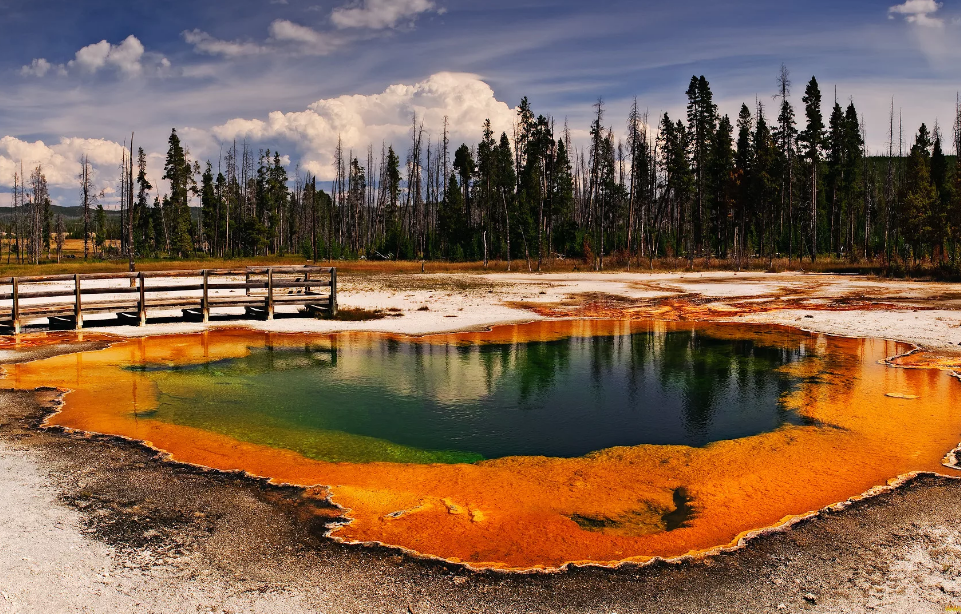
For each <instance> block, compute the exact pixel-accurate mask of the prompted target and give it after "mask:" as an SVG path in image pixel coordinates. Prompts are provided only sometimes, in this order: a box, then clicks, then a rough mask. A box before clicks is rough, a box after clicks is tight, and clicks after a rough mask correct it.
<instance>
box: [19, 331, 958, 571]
mask: <svg viewBox="0 0 961 614" xmlns="http://www.w3.org/2000/svg"><path fill="white" fill-rule="evenodd" d="M909 349H910V348H909V347H908V346H905V345H903V344H898V343H893V342H885V341H880V340H862V339H845V338H837V337H830V336H824V335H814V334H808V333H803V332H799V331H794V330H790V329H784V328H776V327H759V326H757V327H750V326H738V325H720V324H694V323H651V322H621V321H552V322H538V323H534V324H527V325H518V326H504V327H497V328H495V329H493V330H492V331H489V332H480V333H463V334H450V335H432V336H427V337H420V338H408V337H402V336H395V335H383V334H366V333H347V334H338V335H279V334H269V333H256V332H250V331H215V332H209V333H204V334H199V335H171V336H162V337H150V338H143V339H133V340H120V339H117V340H115V341H114V343H113V344H112V345H111V346H110V347H109V348H107V349H104V350H100V351H93V352H81V353H77V354H70V355H64V356H58V357H55V358H48V359H44V360H39V361H36V362H32V363H26V364H20V365H13V366H9V367H7V369H6V370H7V377H6V379H5V380H4V382H5V383H4V385H6V386H14V387H17V388H34V387H38V386H57V387H59V388H61V389H64V390H69V391H71V392H69V393H68V394H67V395H66V396H65V398H64V405H63V408H62V411H61V412H60V413H59V414H57V415H56V416H54V417H52V418H51V419H50V423H51V424H57V425H62V426H65V427H68V428H72V429H77V430H82V431H87V432H97V433H108V434H114V435H120V436H124V437H129V438H133V439H137V440H143V441H146V442H148V443H149V444H150V445H152V446H154V447H156V448H157V449H160V450H163V451H165V452H167V453H169V454H170V455H171V456H172V457H173V458H174V459H176V460H178V461H182V462H188V463H195V464H199V465H204V466H208V467H213V468H216V469H221V470H241V471H246V472H249V473H251V474H254V475H259V476H265V477H269V478H271V479H272V480H274V481H276V482H283V483H292V484H299V485H303V486H307V487H320V488H319V489H318V490H317V492H318V494H319V495H320V496H324V495H326V496H329V497H330V498H331V499H332V500H333V501H334V502H335V503H337V504H339V505H340V506H342V508H343V510H344V511H343V515H344V516H345V519H346V520H349V522H347V523H345V524H343V525H340V526H338V527H337V528H335V529H334V531H333V536H334V537H335V538H337V539H340V540H343V541H347V542H377V543H383V544H388V545H392V546H397V547H401V548H405V549H407V550H410V551H413V552H416V553H419V554H423V555H427V556H434V557H440V558H443V559H446V560H451V561H459V562H464V563H467V564H469V565H471V566H473V567H477V568H485V567H486V568H502V569H550V568H557V567H560V566H562V565H564V564H565V563H571V562H576V563H595V564H602V565H613V564H617V563H620V562H623V561H634V562H643V561H647V560H650V559H652V558H654V557H676V556H682V555H685V554H697V553H703V552H708V551H712V550H714V549H717V548H721V547H727V546H731V545H733V544H736V543H737V542H738V541H739V540H740V539H741V538H742V537H743V536H744V535H745V534H747V533H750V532H752V531H757V530H762V529H764V528H766V527H772V526H777V525H780V524H784V523H785V522H789V521H790V520H792V519H794V518H797V517H799V516H802V515H804V514H807V513H809V512H811V511H813V510H817V509H820V508H823V507H825V506H828V505H831V504H834V503H838V502H843V501H846V500H848V499H850V498H852V497H857V496H859V495H861V494H863V493H865V492H868V491H870V490H871V489H873V488H876V487H878V486H882V485H885V484H887V483H888V482H889V481H891V480H893V479H895V478H897V477H898V476H904V475H907V474H910V473H912V472H919V471H939V472H941V473H947V474H952V473H954V472H953V470H950V469H946V468H945V467H943V466H942V464H941V463H942V460H943V459H944V457H945V454H946V453H947V452H948V451H949V450H951V449H952V448H954V447H955V446H957V444H958V441H959V440H961V402H959V401H961V384H959V382H958V381H957V380H955V379H954V378H952V377H950V375H949V373H947V372H944V371H942V370H937V369H904V368H896V367H894V366H891V365H889V364H886V363H885V359H887V358H888V357H891V356H895V355H900V354H903V353H905V352H906V351H908V350H909ZM305 378H306V379H305Z"/></svg>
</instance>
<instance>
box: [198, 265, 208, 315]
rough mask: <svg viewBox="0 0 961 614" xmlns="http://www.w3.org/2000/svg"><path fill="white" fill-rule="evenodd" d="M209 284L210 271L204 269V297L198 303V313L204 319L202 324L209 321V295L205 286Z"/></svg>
mask: <svg viewBox="0 0 961 614" xmlns="http://www.w3.org/2000/svg"><path fill="white" fill-rule="evenodd" d="M209 283H210V271H208V270H207V269H204V297H203V299H202V300H201V302H200V311H201V314H202V315H203V318H204V323H207V322H209V321H210V294H209V288H208V287H207V285H208V284H209Z"/></svg>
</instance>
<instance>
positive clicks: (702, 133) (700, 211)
mask: <svg viewBox="0 0 961 614" xmlns="http://www.w3.org/2000/svg"><path fill="white" fill-rule="evenodd" d="M687 101H688V102H687V141H688V143H689V144H690V149H691V163H690V166H691V172H692V174H693V182H694V185H693V188H694V211H693V212H692V215H691V217H692V220H691V226H692V231H693V235H694V236H693V237H692V241H693V246H694V249H695V250H697V251H701V250H703V249H704V230H703V229H704V226H705V225H706V224H705V213H706V212H705V200H706V194H707V191H708V190H707V172H706V166H707V164H708V157H709V155H710V153H709V148H710V142H711V140H712V139H713V138H714V131H715V130H716V129H717V128H716V126H717V105H715V104H714V95H713V93H712V92H711V86H710V84H709V83H708V81H707V79H706V78H705V77H704V75H701V76H700V77H696V76H692V77H691V83H690V86H689V87H688V89H687ZM692 256H693V254H692Z"/></svg>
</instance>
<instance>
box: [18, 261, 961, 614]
mask: <svg viewBox="0 0 961 614" xmlns="http://www.w3.org/2000/svg"><path fill="white" fill-rule="evenodd" d="M340 282H341V285H340V296H339V299H340V304H341V306H342V307H344V306H346V307H363V308H367V309H382V310H388V309H395V310H399V313H401V314H402V315H400V316H395V317H388V318H384V319H382V320H376V321H371V322H331V321H324V320H314V319H309V318H305V317H287V318H283V317H281V318H278V319H277V320H274V321H273V322H250V321H240V320H235V319H224V320H219V319H218V320H215V321H214V322H212V323H211V326H234V327H236V326H238V325H243V326H250V327H255V328H259V329H266V330H275V331H292V330H310V331H317V332H324V331H331V330H343V329H364V330H383V331H392V332H402V333H409V334H423V333H428V332H439V331H450V330H465V329H471V328H478V327H484V326H489V325H491V324H496V323H506V322H518V321H529V320H532V319H536V318H542V317H583V316H614V317H635V318H640V317H649V316H650V315H652V314H653V315H655V316H656V317H663V318H666V319H723V320H733V321H745V322H761V323H778V324H788V325H792V326H798V327H802V328H805V329H808V330H815V331H820V332H826V333H833V334H843V335H852V336H878V337H885V338H889V339H895V340H899V341H907V342H912V343H916V344H919V345H921V346H923V347H927V348H931V349H934V350H937V351H939V352H942V353H946V352H954V353H957V352H959V351H961V286H959V285H952V284H937V283H920V282H890V281H879V280H872V279H867V278H861V277H851V276H820V275H797V274H741V275H735V274H732V273H713V274H707V273H705V274H703V275H702V274H677V275H671V274H659V275H645V274H623V273H622V274H568V275H562V274H552V275H534V274H495V275H469V274H464V275H439V274H438V275H394V276H381V275H372V274H368V275H363V276H342V277H341V280H340ZM424 307H426V310H424ZM173 315H177V314H154V315H152V319H151V323H150V324H148V326H147V327H146V328H144V329H141V328H136V327H129V326H116V325H111V324H113V321H112V319H109V318H108V319H105V320H104V321H103V322H102V324H103V326H102V327H100V326H98V327H96V328H93V326H92V325H93V324H94V322H93V319H94V318H93V317H91V318H88V319H87V325H88V326H90V327H91V328H92V330H97V331H102V332H109V333H114V334H124V335H140V334H163V333H170V332H184V331H191V330H200V329H201V325H198V324H193V323H184V322H182V321H178V320H170V319H167V318H166V317H164V316H173ZM290 315H291V316H294V315H295V314H293V313H292V314H290ZM46 351H47V352H49V351H51V350H49V349H48V350H46ZM32 357H36V356H32V355H31V354H30V353H29V352H16V351H13V350H6V351H3V352H0V362H11V361H18V360H26V359H30V358H32ZM53 397H54V393H53V392H51V391H37V392H36V393H29V392H7V393H4V394H2V395H0V485H2V490H0V493H2V496H0V544H2V546H0V569H2V570H3V571H4V573H2V574H0V612H35V611H56V612H112V611H125V612H130V611H144V612H558V611H570V612H676V611H685V612H767V611H771V612H775V611H777V612H780V611H788V612H791V611H819V612H862V611H884V612H945V611H948V610H949V609H950V608H955V607H957V608H961V581H959V577H961V525H959V524H958V523H957V518H958V510H959V509H961V482H959V481H955V480H950V479H947V478H941V477H933V476H928V477H921V478H919V479H917V480H915V481H913V482H911V483H909V484H908V485H906V486H904V487H902V488H900V489H898V490H896V491H895V492H892V493H888V494H885V495H882V496H879V497H876V498H873V499H871V500H868V501H865V502H862V503H859V504H856V505H854V506H852V507H850V508H848V509H847V510H845V511H842V512H831V513H825V514H822V515H820V516H818V517H816V518H814V519H812V520H809V521H807V522H804V523H802V524H800V525H798V526H795V527H794V528H792V529H791V530H789V531H786V532H784V533H779V534H775V535H770V536H766V537H763V538H759V539H757V540H754V541H752V542H751V543H750V544H749V545H748V546H747V547H746V548H744V549H742V550H740V551H738V552H736V553H734V554H730V555H723V556H719V557H715V558H712V559H708V560H705V561H700V562H688V563H683V564H673V565H659V566H653V567H646V568H630V567H628V568H624V569H619V570H614V571H607V570H594V569H575V570H570V571H567V572H563V573H559V574H552V575H501V574H490V573H486V574H484V573H482V574H475V573H468V572H465V571H464V570H462V569H460V568H458V567H456V566H448V565H441V564H437V563H429V562H424V561H420V560H416V559H411V558H409V557H405V556H400V555H398V554H397V553H395V552H393V551H391V550H389V549H382V548H375V549H370V548H357V547H345V546H339V545H336V544H333V543H332V542H330V541H329V540H326V539H324V538H323V537H321V536H322V533H323V529H324V525H323V521H322V520H321V518H322V517H323V515H322V514H318V513H317V512H318V510H315V509H312V508H311V506H310V504H307V503H305V500H303V499H302V498H301V497H300V496H299V493H298V492H297V491H296V490H295V489H287V490H285V489H280V488H276V487H269V486H267V485H265V484H263V483H261V482H257V481H254V480H250V479H247V478H244V477H242V476H231V475H222V474H216V473H212V472H204V471H200V470H197V469H194V468H187V467H180V466H176V465H171V464H168V463H163V462H161V461H159V460H157V459H156V458H155V457H154V455H153V454H152V453H150V452H149V451H147V450H144V449H143V448H141V447H139V446H137V445H135V444H130V443H127V442H122V441H118V440H114V439H110V438H103V437H92V438H85V437H81V436H78V435H72V434H66V433H62V432H59V431H56V430H40V429H38V428H36V427H37V425H38V423H39V421H40V420H41V419H42V417H43V415H44V414H45V412H46V411H49V410H48V409H46V408H48V407H49V406H50V403H51V402H52V399H53ZM869 453H878V454H883V453H884V452H883V450H877V451H869ZM320 511H322V510H320Z"/></svg>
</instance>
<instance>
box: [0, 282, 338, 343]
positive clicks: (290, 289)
mask: <svg viewBox="0 0 961 614" xmlns="http://www.w3.org/2000/svg"><path fill="white" fill-rule="evenodd" d="M124 280H129V285H124V284H123V283H122V282H123V281H124ZM118 281H120V282H121V283H120V284H118V283H116V282H118ZM85 282H86V283H85ZM321 288H323V289H326V290H327V291H326V292H317V290H318V289H321ZM241 291H243V292H242V293H241ZM279 305H303V306H305V307H306V308H307V311H308V312H309V313H316V312H327V313H329V314H330V315H332V316H333V315H336V314H337V269H335V268H328V267H314V266H302V267H301V266H286V267H246V268H243V269H206V270H200V271H143V272H134V273H79V274H74V275H39V276H33V277H6V278H0V326H6V327H8V328H12V329H13V331H14V333H17V334H19V333H20V331H21V329H22V327H23V324H24V323H25V322H27V321H30V320H37V319H43V318H47V319H49V321H50V325H51V326H52V327H53V326H58V327H63V326H71V325H72V327H73V328H76V329H78V330H79V329H81V328H83V316H84V314H85V313H88V314H89V313H116V314H117V316H118V317H119V318H120V319H125V320H130V321H131V323H133V322H136V323H137V324H138V325H139V326H143V325H144V324H146V322H147V309H148V308H151V309H167V310H170V309H173V310H176V309H181V310H182V311H183V315H184V317H188V318H196V319H201V320H202V321H204V322H206V321H207V320H208V319H209V317H210V310H211V309H214V308H226V307H235V308H236V307H243V308H244V310H245V314H246V316H247V317H261V318H265V319H267V320H272V319H273V317H274V308H275V307H276V306H279Z"/></svg>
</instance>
